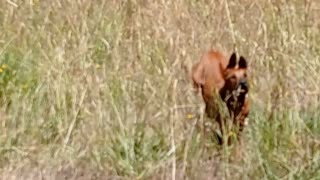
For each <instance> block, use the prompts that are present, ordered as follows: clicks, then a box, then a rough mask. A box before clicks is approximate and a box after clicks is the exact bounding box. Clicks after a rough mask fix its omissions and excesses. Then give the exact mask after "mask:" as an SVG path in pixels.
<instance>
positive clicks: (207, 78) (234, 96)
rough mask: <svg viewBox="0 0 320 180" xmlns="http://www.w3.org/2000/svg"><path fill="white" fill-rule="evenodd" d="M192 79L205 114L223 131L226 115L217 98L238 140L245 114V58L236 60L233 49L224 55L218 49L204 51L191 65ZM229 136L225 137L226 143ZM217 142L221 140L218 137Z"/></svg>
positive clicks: (246, 111)
mask: <svg viewBox="0 0 320 180" xmlns="http://www.w3.org/2000/svg"><path fill="white" fill-rule="evenodd" d="M192 80H193V85H194V88H195V90H196V92H198V90H199V88H201V92H202V97H203V100H204V102H205V105H206V108H205V112H206V114H207V116H208V117H209V118H213V119H215V120H216V121H217V122H218V123H219V127H220V132H221V134H222V135H223V134H224V124H226V119H225V118H224V117H223V116H222V114H221V112H222V111H221V108H222V106H221V104H219V100H220V101H221V100H222V101H221V102H223V103H224V104H225V105H226V106H227V109H228V114H229V115H230V117H231V119H232V120H233V124H234V125H236V126H235V127H237V129H236V132H237V133H236V134H237V137H238V140H240V139H239V137H240V136H239V135H240V133H241V131H242V130H243V128H244V125H245V120H246V117H247V116H248V114H249V102H248V98H247V94H248V91H249V85H248V81H247V61H246V60H245V59H244V58H243V57H242V56H241V57H240V59H239V62H238V63H237V57H236V54H235V53H233V54H232V55H231V57H230V59H227V58H226V57H225V56H224V55H223V54H222V53H221V52H219V51H214V50H211V51H208V52H207V53H205V54H204V55H203V56H202V57H201V60H200V62H198V63H197V64H195V65H194V66H193V68H192ZM229 140H230V139H229V138H228V144H230V141H229ZM219 142H220V144H222V143H223V140H222V138H221V137H219Z"/></svg>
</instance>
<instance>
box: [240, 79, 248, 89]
mask: <svg viewBox="0 0 320 180" xmlns="http://www.w3.org/2000/svg"><path fill="white" fill-rule="evenodd" d="M239 84H240V86H242V87H248V82H247V80H246V79H241V80H240V81H239Z"/></svg>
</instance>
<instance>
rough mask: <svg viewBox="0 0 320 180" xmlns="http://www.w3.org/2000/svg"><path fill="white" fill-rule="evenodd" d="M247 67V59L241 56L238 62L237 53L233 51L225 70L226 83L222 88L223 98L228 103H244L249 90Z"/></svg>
mask: <svg viewBox="0 0 320 180" xmlns="http://www.w3.org/2000/svg"><path fill="white" fill-rule="evenodd" d="M247 69H248V63H247V60H246V59H245V58H244V57H242V56H240V58H239V62H238V63H237V57H236V54H235V53H233V54H232V55H231V57H230V60H229V64H228V65H227V68H226V69H225V70H224V74H223V76H224V79H225V85H224V87H223V88H222V89H221V90H220V95H221V98H222V99H223V100H224V101H226V102H227V104H229V103H230V104H234V102H238V103H237V104H238V105H243V103H244V100H245V98H246V96H247V93H248V91H249V83H248V78H247Z"/></svg>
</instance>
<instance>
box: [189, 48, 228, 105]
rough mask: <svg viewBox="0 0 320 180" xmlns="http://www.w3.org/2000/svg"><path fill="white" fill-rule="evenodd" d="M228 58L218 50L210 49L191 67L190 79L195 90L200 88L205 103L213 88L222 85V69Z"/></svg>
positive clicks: (215, 88)
mask: <svg viewBox="0 0 320 180" xmlns="http://www.w3.org/2000/svg"><path fill="white" fill-rule="evenodd" d="M227 64H228V59H227V58H226V57H225V56H224V55H223V54H222V53H221V52H219V51H215V50H210V51H208V52H207V53H205V54H204V55H203V56H202V57H201V59H200V62H198V63H197V64H195V65H194V66H193V68H192V80H193V84H194V88H196V91H198V90H199V88H201V90H202V96H203V99H204V101H205V102H206V103H208V102H209V101H210V99H211V98H212V96H213V92H214V91H215V90H219V89H221V88H222V87H223V86H224V83H225V80H224V77H223V71H224V70H225V69H226V67H227Z"/></svg>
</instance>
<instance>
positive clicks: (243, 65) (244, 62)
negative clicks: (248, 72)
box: [239, 56, 248, 69]
mask: <svg viewBox="0 0 320 180" xmlns="http://www.w3.org/2000/svg"><path fill="white" fill-rule="evenodd" d="M247 67H248V63H247V60H246V59H245V58H244V57H242V56H240V60H239V68H243V69H245V68H247Z"/></svg>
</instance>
